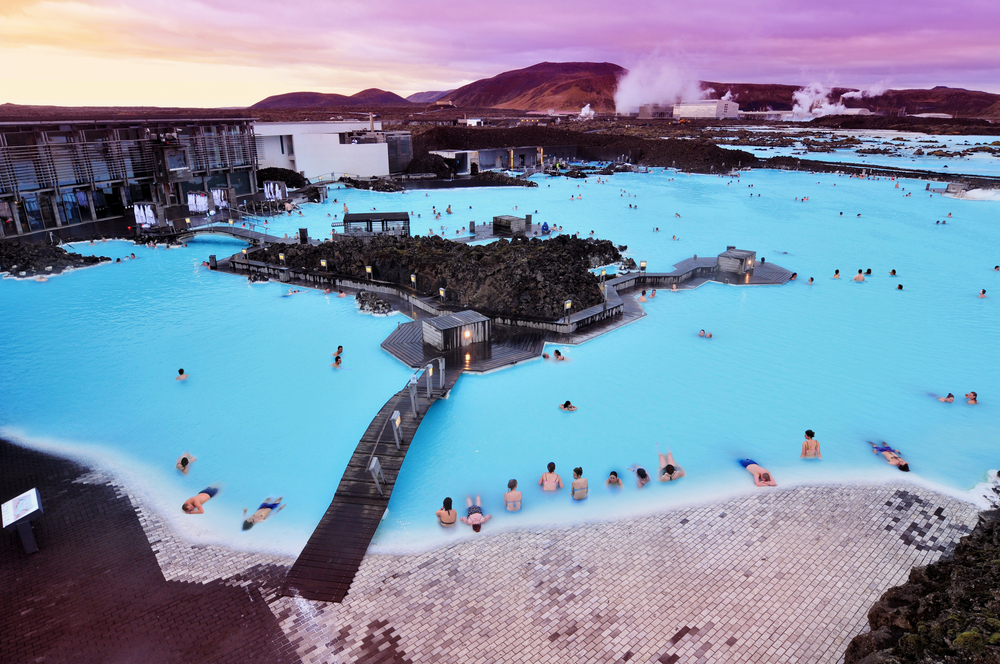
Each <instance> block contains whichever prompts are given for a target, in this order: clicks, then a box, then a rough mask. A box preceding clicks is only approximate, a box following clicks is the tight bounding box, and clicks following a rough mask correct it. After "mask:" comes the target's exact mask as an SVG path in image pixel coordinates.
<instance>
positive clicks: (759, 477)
mask: <svg viewBox="0 0 1000 664" xmlns="http://www.w3.org/2000/svg"><path fill="white" fill-rule="evenodd" d="M740 465H741V466H743V467H744V468H746V469H747V472H748V473H750V474H751V475H753V483H754V484H756V485H757V486H778V483H777V482H775V481H774V478H773V477H772V476H771V473H769V472H768V471H767V469H766V468H762V467H761V466H760V464H758V463H757V462H756V461H754V460H753V459H743V460H742V461H740Z"/></svg>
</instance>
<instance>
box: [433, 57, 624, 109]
mask: <svg viewBox="0 0 1000 664" xmlns="http://www.w3.org/2000/svg"><path fill="white" fill-rule="evenodd" d="M624 73H625V69H623V68H622V67H619V66H618V65H616V64H612V63H610V62H601V63H595V62H542V63H540V64H537V65H534V66H531V67H527V68H526V69H517V70H514V71H506V72H504V73H502V74H498V75H497V76H494V77H493V78H486V79H482V80H479V81H475V82H474V83H469V84H468V85H465V86H462V87H460V88H458V89H457V90H455V91H454V92H452V93H451V94H450V95H448V99H450V100H451V101H452V102H453V103H454V104H455V105H456V106H458V107H474V108H509V109H517V110H522V111H546V110H548V109H550V108H552V109H556V110H579V109H581V108H583V106H584V105H586V104H590V107H591V108H592V109H594V110H595V111H599V112H602V111H603V112H613V111H614V110H615V102H614V97H615V90H616V89H617V87H618V78H619V77H620V76H622V75H623V74H624Z"/></svg>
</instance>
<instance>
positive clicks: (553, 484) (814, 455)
mask: <svg viewBox="0 0 1000 664" xmlns="http://www.w3.org/2000/svg"><path fill="white" fill-rule="evenodd" d="M566 404H569V402H568V401H567V402H566ZM560 408H562V406H560ZM574 410H575V408H574ZM868 442H869V444H870V445H871V446H872V453H874V454H881V455H882V456H883V457H885V460H886V462H888V463H889V464H890V465H892V466H896V467H897V468H899V470H901V471H903V472H909V470H910V466H909V464H908V463H907V462H906V461H905V460H904V459H903V457H902V453H901V452H900V451H899V450H897V449H894V448H892V447H891V446H889V445H888V444H886V443H885V442H884V441H883V442H882V443H881V444H876V443H873V442H871V441H868ZM656 447H657V450H658V452H657V453H658V456H659V470H658V472H657V473H656V477H657V479H659V481H660V482H672V481H674V480H678V479H680V478H682V477H684V476H685V475H687V472H686V471H685V470H684V468H683V467H681V466H680V464H678V463H677V461H676V460H675V459H674V455H673V452H671V451H670V450H667V453H666V454H663V452H660V451H659V447H660V444H659V443H657V444H656ZM799 458H800V459H822V458H823V454H822V452H821V450H820V445H819V441H817V440H816V432H815V431H813V430H812V429H807V430H806V432H805V440H803V441H802V452H801V454H800V455H799ZM739 464H740V466H742V467H743V468H744V469H745V470H746V471H747V472H748V473H750V474H751V475H752V476H753V482H754V484H755V485H756V486H759V487H764V486H778V483H777V481H776V480H775V479H774V475H773V474H772V473H771V472H770V471H769V470H768V469H767V468H764V467H763V466H761V465H760V464H759V463H757V462H756V461H754V460H753V459H749V458H748V459H740V460H739ZM628 470H629V471H630V472H631V473H632V474H633V476H634V478H635V485H636V488H637V489H642V488H643V487H645V486H646V485H647V484H649V483H650V482H652V479H653V478H652V477H651V476H650V473H649V471H647V470H646V469H645V468H644V467H642V466H640V465H639V464H632V465H631V466H629V467H628ZM604 484H605V485H606V486H608V487H609V488H614V489H620V488H622V487H623V486H624V483H623V481H622V479H621V477H619V476H618V471H616V470H612V471H611V472H610V473H609V474H608V478H607V479H606V480H604ZM538 485H539V486H540V487H541V488H542V491H545V492H555V491H559V490H560V489H562V488H563V480H562V477H561V476H560V475H559V474H558V473H556V464H555V462H552V461H550V462H549V463H548V465H547V466H546V470H545V472H544V473H542V476H541V477H540V478H539V479H538ZM569 487H570V498H572V499H573V500H585V499H586V498H587V495H588V493H589V490H590V486H589V483H588V482H587V479H586V478H585V477H584V476H583V468H582V467H580V466H577V467H576V468H574V469H573V481H572V482H571V483H570V485H569ZM523 498H524V496H523V494H522V493H521V491H520V490H519V489H518V482H517V480H516V479H512V480H510V481H509V482H507V491H506V492H505V493H504V494H503V501H504V507H505V509H506V510H507V511H508V512H518V511H520V509H521V503H522V501H523ZM465 502H466V515H465V516H463V517H461V518H459V516H458V511H457V510H456V509H455V508H454V504H453V501H452V499H451V498H450V497H448V498H445V499H444V503H443V504H442V506H441V509H439V510H437V512H435V513H434V515H435V516H436V517H437V520H438V523H439V524H440V525H441V526H442V527H445V528H449V527H451V526H454V525H455V524H456V523H458V522H459V521H461V522H462V523H465V524H467V525H469V526H472V530H473V531H474V532H477V533H478V532H480V531H481V529H482V526H483V524H484V523H486V522H487V521H489V519H490V518H491V516H490V515H489V514H486V513H485V512H483V501H482V497H481V496H479V495H477V496H476V498H475V501H473V499H472V497H471V496H466V498H465Z"/></svg>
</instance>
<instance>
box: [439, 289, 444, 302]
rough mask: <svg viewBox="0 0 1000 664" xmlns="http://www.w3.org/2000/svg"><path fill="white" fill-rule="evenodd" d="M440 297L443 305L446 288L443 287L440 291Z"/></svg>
mask: <svg viewBox="0 0 1000 664" xmlns="http://www.w3.org/2000/svg"><path fill="white" fill-rule="evenodd" d="M438 295H440V296H441V304H444V288H443V287H442V288H439V289H438Z"/></svg>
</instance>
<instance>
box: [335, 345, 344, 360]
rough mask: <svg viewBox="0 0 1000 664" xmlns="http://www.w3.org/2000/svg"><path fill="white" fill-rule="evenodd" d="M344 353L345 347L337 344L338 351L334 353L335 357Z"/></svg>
mask: <svg viewBox="0 0 1000 664" xmlns="http://www.w3.org/2000/svg"><path fill="white" fill-rule="evenodd" d="M343 354H344V347H343V346H337V352H336V353H334V354H333V356H334V357H340V356H341V355H343Z"/></svg>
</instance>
